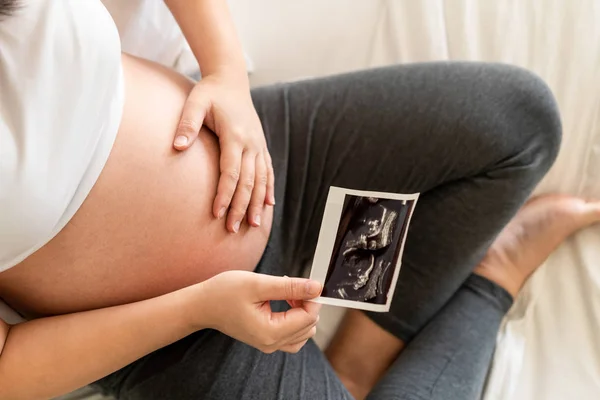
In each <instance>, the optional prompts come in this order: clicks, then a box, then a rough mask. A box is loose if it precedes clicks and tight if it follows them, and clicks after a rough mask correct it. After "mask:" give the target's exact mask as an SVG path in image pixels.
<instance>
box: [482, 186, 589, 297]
mask: <svg viewBox="0 0 600 400" xmlns="http://www.w3.org/2000/svg"><path fill="white" fill-rule="evenodd" d="M596 222H600V201H595V202H592V201H586V200H584V199H581V198H577V197H572V196H566V195H556V194H554V195H545V196H540V197H536V198H534V199H532V200H530V201H529V202H527V203H526V204H525V205H524V206H523V208H521V210H519V212H518V213H517V215H516V216H515V217H514V218H513V219H512V220H511V221H510V222H509V224H508V225H507V226H506V227H505V228H504V230H503V231H502V232H501V233H500V235H499V236H498V237H497V238H496V240H495V241H494V243H493V244H492V246H491V247H490V249H489V250H488V252H487V254H486V256H485V257H484V259H483V260H482V261H481V263H480V264H479V266H477V268H475V271H474V272H475V273H476V274H478V275H481V276H484V277H486V278H488V279H489V280H491V281H493V282H496V283H497V284H499V285H500V286H502V287H503V288H504V289H506V290H507V291H508V292H509V293H510V294H511V295H512V296H513V297H516V295H517V294H518V293H519V290H520V289H521V287H522V286H523V284H524V283H525V281H526V280H527V278H529V276H530V275H531V274H532V273H533V272H534V271H535V270H536V269H537V268H538V267H539V266H540V265H541V264H542V263H543V262H544V261H545V260H546V259H547V258H548V256H549V255H550V253H552V251H553V250H554V249H556V247H558V245H560V244H561V243H562V242H563V241H564V240H565V239H566V238H567V237H568V236H570V235H571V234H573V233H574V232H576V231H578V230H579V229H581V228H584V227H586V226H588V225H591V224H593V223H596Z"/></svg>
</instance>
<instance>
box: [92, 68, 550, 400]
mask: <svg viewBox="0 0 600 400" xmlns="http://www.w3.org/2000/svg"><path fill="white" fill-rule="evenodd" d="M253 98H254V101H255V105H256V109H257V111H258V113H259V115H260V117H261V120H262V124H263V128H264V130H265V135H266V137H267V140H268V144H269V148H270V151H271V155H272V157H273V163H274V167H275V172H276V196H277V201H278V203H277V206H276V207H275V219H274V226H273V230H272V233H271V238H270V240H269V244H268V246H267V249H266V250H265V254H264V256H263V258H262V260H261V262H260V264H259V265H258V266H257V272H261V273H266V274H274V275H284V274H287V275H292V274H294V273H298V268H299V267H298V266H299V265H303V263H305V262H306V261H308V260H309V259H310V258H311V256H312V255H313V252H314V249H315V246H316V242H317V236H318V231H319V226H320V222H321V221H320V220H321V216H322V214H323V210H324V206H325V200H326V196H327V191H328V188H329V186H332V185H334V186H341V187H347V188H352V189H364V190H375V191H386V192H401V193H413V192H421V193H422V195H421V198H420V200H419V203H418V205H417V207H416V209H415V213H414V217H413V220H412V223H411V227H410V230H409V233H408V238H407V242H406V247H405V253H404V256H403V264H402V270H401V273H400V278H399V281H398V286H397V288H396V292H395V296H394V300H393V303H392V308H391V311H390V312H389V313H373V314H369V315H370V317H371V318H372V319H373V320H374V321H376V322H377V323H378V324H380V325H381V326H382V327H383V328H385V329H387V330H388V331H390V332H392V333H393V334H395V335H396V336H397V337H399V338H401V339H402V340H404V341H406V342H408V346H407V348H406V349H405V350H404V351H403V352H402V353H401V355H400V356H399V357H398V359H397V360H396V362H395V363H394V364H393V366H392V367H391V368H390V369H389V371H388V373H387V375H386V376H385V377H384V378H383V379H382V381H381V382H380V383H379V384H378V385H377V386H376V387H375V389H374V390H373V391H372V393H371V394H370V396H369V399H372V400H378V399H444V400H454V399H456V400H458V399H460V400H468V399H476V398H477V397H478V396H479V394H480V391H481V387H482V385H483V381H484V378H485V375H486V372H487V369H488V365H489V361H490V357H491V354H492V351H493V348H494V343H495V334H496V332H497V329H498V326H499V324H500V321H501V319H502V317H503V315H504V314H505V312H506V311H507V310H508V308H509V307H510V304H511V302H512V299H511V297H510V295H509V294H508V293H507V292H506V291H504V290H503V289H502V288H500V287H498V286H497V285H495V284H494V283H492V282H490V281H488V280H486V279H484V278H482V277H479V276H476V275H473V274H472V273H471V272H472V270H473V268H474V267H475V266H476V265H477V263H478V262H479V261H480V260H481V258H482V257H483V255H484V254H485V251H486V249H487V248H488V246H489V245H490V243H491V242H492V241H493V239H494V237H495V236H496V235H497V234H498V232H499V231H500V230H501V229H502V227H503V226H504V225H505V224H506V223H507V222H508V221H509V220H510V218H511V217H512V216H513V215H514V214H515V212H516V211H517V210H518V209H519V207H520V206H521V205H522V204H523V202H524V201H525V199H526V198H527V197H528V196H529V194H530V192H531V191H532V189H533V188H534V187H535V185H536V184H537V182H538V181H539V180H540V179H541V178H542V177H543V176H544V174H545V173H546V171H547V170H548V168H549V167H550V166H551V164H552V162H553V161H554V159H555V157H556V154H557V152H558V149H559V144H560V135H561V127H560V120H559V116H558V113H557V109H556V105H555V103H554V100H553V97H552V94H551V93H550V91H549V90H548V88H547V87H546V85H545V84H544V83H543V82H542V81H541V80H539V79H538V78H536V77H535V76H534V75H532V74H530V73H529V72H526V71H524V70H522V69H518V68H515V67H509V66H505V65H497V64H475V63H433V64H415V65H405V66H394V67H387V68H381V69H375V70H369V71H362V72H356V73H351V74H345V75H340V76H334V77H328V78H323V79H317V80H310V81H303V82H296V83H290V84H281V85H275V86H270V87H265V88H259V89H256V90H254V91H253ZM280 306H282V307H283V305H280ZM99 385H100V386H101V387H103V388H104V389H105V390H106V391H107V392H110V393H113V394H115V395H116V396H117V397H118V398H120V399H132V400H133V399H140V400H141V399H144V400H148V399H150V400H152V399H215V400H217V399H218V400H223V399H235V400H238V399H244V400H246V399H247V400H250V399H261V400H263V399H285V400H294V399H298V400H300V399H319V400H321V399H323V400H325V399H350V398H351V396H350V394H349V393H348V392H347V391H346V389H345V388H344V387H343V385H342V384H341V383H340V381H339V379H338V378H337V377H336V375H335V373H334V371H333V370H332V368H331V367H330V365H329V364H328V363H327V360H326V359H325V358H324V356H323V355H322V353H321V352H320V351H319V349H318V348H317V347H316V346H315V344H314V343H313V342H309V343H308V344H307V345H306V346H305V347H304V348H303V349H302V350H301V351H300V352H299V353H298V354H294V355H291V354H286V353H281V352H277V353H274V354H270V355H266V354H262V353H261V352H259V351H257V350H255V349H253V348H251V347H249V346H247V345H245V344H243V343H240V342H237V341H235V340H233V339H231V338H229V337H227V336H225V335H223V334H221V333H220V332H216V331H212V330H205V331H200V332H197V333H195V334H193V335H190V336H188V337H187V338H185V339H183V340H180V341H179V342H176V343H174V344H172V345H170V346H167V347H165V348H163V349H160V350H158V351H156V352H154V353H152V354H149V355H148V356H146V357H143V358H142V359H140V360H139V361H137V362H135V363H133V364H131V365H129V366H127V367H125V368H124V369H122V370H120V371H118V372H116V373H114V374H112V375H110V376H109V377H107V378H105V379H103V380H102V381H100V382H99Z"/></svg>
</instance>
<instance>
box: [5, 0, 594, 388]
mask: <svg viewBox="0 0 600 400" xmlns="http://www.w3.org/2000/svg"><path fill="white" fill-rule="evenodd" d="M167 3H168V5H169V6H170V8H171V10H172V11H173V13H174V15H175V16H176V18H177V19H178V21H179V23H180V24H181V25H182V27H183V30H184V32H185V33H186V35H187V37H188V40H189V41H190V43H191V44H192V45H193V46H192V47H194V50H195V53H196V55H197V57H198V59H199V62H200V65H201V67H202V72H203V75H204V76H205V78H204V79H203V80H202V81H201V82H200V83H198V84H194V83H192V82H190V81H189V80H188V79H186V78H184V77H183V76H181V75H179V74H177V73H175V72H173V71H171V70H169V69H167V68H164V67H161V66H158V65H156V64H153V63H150V62H146V61H142V60H140V59H137V58H134V57H131V56H127V55H125V54H123V55H121V52H120V45H119V38H118V34H117V31H116V28H115V26H114V24H113V22H112V20H111V18H110V16H109V14H108V13H107V11H106V10H105V9H104V8H103V6H102V4H101V3H100V2H99V1H96V0H88V1H85V2H83V1H78V0H60V1H58V0H57V1H42V0H29V1H27V0H23V1H22V2H19V3H18V4H15V2H13V1H6V0H4V1H0V5H2V7H3V8H2V12H3V13H4V14H5V15H4V16H3V17H2V19H1V20H0V49H1V53H0V82H1V87H0V271H1V272H0V297H1V298H2V299H3V300H4V302H5V303H6V304H7V305H9V306H10V307H11V308H12V309H13V310H15V311H17V312H18V313H19V314H20V315H21V316H23V317H24V319H25V321H24V322H21V323H17V324H14V323H13V324H10V325H9V324H8V323H4V322H2V323H0V349H1V353H0V398H2V399H16V398H19V399H29V398H32V399H33V398H35V399H37V398H50V397H53V396H57V395H60V394H62V393H66V392H69V391H71V390H74V389H75V388H77V387H80V386H83V385H86V384H89V383H92V382H97V385H99V386H100V387H101V388H103V389H104V390H105V391H106V392H109V393H111V394H113V395H114V396H116V397H117V398H119V399H275V398H282V399H307V398H314V399H345V398H347V399H350V398H352V397H351V396H355V397H356V398H360V397H364V396H366V395H367V393H368V392H369V391H370V392H371V393H370V394H369V396H370V398H372V399H384V398H386V399H387V398H413V397H412V396H425V397H419V398H436V399H441V398H444V399H455V398H456V399H469V398H472V399H474V398H476V396H477V395H478V392H479V390H480V388H481V385H482V382H483V378H484V376H485V371H486V370H487V366H488V363H489V360H490V356H491V352H492V349H493V346H494V339H495V333H496V330H497V328H498V326H499V322H500V320H501V318H502V316H503V315H504V313H505V312H506V310H507V309H508V307H509V306H510V304H511V301H512V297H513V296H514V295H516V293H517V292H518V290H519V288H520V286H521V285H522V284H523V282H524V280H525V279H526V277H527V276H528V275H529V274H530V273H531V272H532V271H533V269H534V268H535V267H536V266H537V265H539V264H540V262H541V261H542V260H543V257H544V256H545V255H547V254H548V252H549V251H550V250H551V249H552V247H553V246H555V245H557V244H558V243H559V242H560V240H561V239H562V238H564V236H565V235H567V234H568V233H569V232H570V231H572V230H574V229H576V228H577V227H579V226H580V225H583V224H585V223H590V222H592V220H593V218H597V214H598V212H597V210H595V211H594V212H593V213H592V211H590V210H591V208H590V207H591V205H589V204H587V203H585V202H582V201H578V200H576V199H570V198H544V199H541V200H538V201H537V202H534V203H532V204H531V205H529V206H527V207H526V208H525V209H524V210H523V211H522V212H520V213H519V215H518V216H517V217H516V219H515V220H513V222H511V225H509V226H508V228H506V229H507V231H505V232H503V233H502V235H500V236H499V237H498V239H497V240H496V242H495V243H494V245H493V246H492V250H490V252H488V253H487V255H486V251H487V249H488V247H489V246H490V245H491V244H492V242H493V241H494V238H495V237H496V236H497V235H498V233H499V232H500V231H501V230H502V228H503V227H504V226H505V225H506V224H507V223H508V222H509V221H510V219H511V218H512V217H513V215H514V214H515V213H516V212H517V210H518V209H519V208H520V207H521V205H522V204H523V202H524V201H525V200H526V199H527V197H528V196H529V194H530V192H531V190H532V189H533V188H534V187H535V185H536V184H537V182H538V181H539V180H540V179H541V178H542V177H543V175H544V174H545V172H546V171H547V170H548V168H549V167H550V166H551V164H552V162H553V160H554V158H555V156H556V154H557V152H558V148H559V142H560V133H561V130H560V122H559V118H558V115H557V111H556V107H555V104H554V101H553V98H552V96H551V93H550V92H549V91H548V89H547V87H546V86H545V85H544V84H543V83H542V82H541V81H540V80H539V79H538V78H536V77H535V76H533V75H531V74H530V73H528V72H525V71H523V70H520V69H517V68H514V67H508V66H502V65H489V64H421V65H409V66H395V67H388V68H381V69H377V70H372V71H364V72H356V73H352V74H346V75H342V76H335V77H330V78H324V79H318V80H312V81H306V82H298V83H292V84H282V85H277V86H272V87H266V88H260V89H256V90H254V91H252V94H251V96H252V97H251V98H250V93H249V91H248V83H247V81H245V77H242V72H241V71H243V61H240V60H241V59H242V58H241V56H240V55H239V54H238V53H240V54H241V52H239V51H238V50H239V45H237V44H236V43H237V42H236V40H235V37H234V35H233V29H232V28H231V23H230V22H229V19H228V17H227V13H226V9H225V6H224V2H222V1H218V0H213V1H210V0H198V1H194V2H191V1H186V2H184V1H182V0H180V1H177V0H170V1H168V2H167ZM184 3H185V7H186V8H185V9H184V8H183V7H184ZM11 5H12V6H14V7H10V6H11ZM200 42H204V43H203V44H204V46H201V45H200ZM206 43H212V45H211V44H206ZM226 48H227V49H229V51H225V49H226ZM230 66H234V67H231V69H229V68H230ZM234 71H236V72H234ZM250 99H251V100H252V101H251V100H250ZM253 105H254V107H255V108H256V111H254V108H253ZM257 116H258V117H259V118H260V119H259V118H258V117H257ZM203 122H204V126H205V127H202V128H201V129H199V128H200V126H201V125H202V123H203ZM261 124H262V128H263V129H264V134H263V133H262V129H261ZM206 127H208V128H210V129H211V130H209V129H207V128H206ZM182 134H183V135H184V136H185V139H182V138H178V139H175V138H176V137H179V136H181V135H182ZM174 140H175V145H176V146H175V148H174ZM265 143H266V145H267V146H265ZM267 148H268V151H267V150H266V149H267ZM271 160H272V162H271ZM271 163H272V166H273V171H274V174H272V173H271V169H270V166H271ZM273 183H274V184H273ZM331 185H335V186H341V187H348V188H353V189H363V190H373V191H387V192H405V193H412V192H421V193H422V197H421V200H420V202H419V204H418V206H417V208H416V211H415V214H414V217H413V222H412V226H411V228H410V231H409V233H408V239H407V244H406V249H405V255H404V262H403V270H402V273H401V276H400V279H399V283H398V287H397V289H396V292H395V293H396V294H395V298H394V301H393V303H392V309H391V311H390V313H385V314H373V315H371V314H363V313H361V312H351V313H350V314H349V317H348V318H347V320H346V321H345V323H344V326H343V327H342V330H341V331H340V334H339V335H338V337H337V338H336V339H335V341H334V342H333V344H332V346H331V347H330V349H329V350H328V352H327V353H328V357H329V360H330V361H331V363H330V362H329V361H328V360H327V358H326V357H325V356H324V355H323V354H322V353H321V352H320V351H319V350H318V348H317V347H316V345H315V344H314V343H313V342H312V341H310V340H308V339H309V338H310V337H312V336H313V335H314V332H315V324H316V322H317V321H318V312H319V308H318V305H317V304H315V303H311V302H309V301H306V300H309V299H311V298H314V297H316V296H318V294H319V292H320V290H321V287H320V285H319V284H318V283H316V282H312V281H308V280H303V279H299V278H286V277H283V276H284V275H293V274H297V273H298V268H299V266H302V265H303V264H304V263H305V262H306V261H307V260H309V259H310V257H311V256H312V254H313V252H314V249H315V246H316V241H317V234H318V229H319V225H320V219H321V216H322V213H323V209H324V205H325V198H326V194H327V190H328V188H329V186H331ZM273 188H274V189H273ZM275 199H276V200H277V205H276V206H273V205H274V203H275ZM559 209H560V210H563V211H564V210H567V211H564V212H563V213H562V214H560V216H559V217H560V218H563V220H565V218H566V219H567V220H569V221H574V222H572V223H570V224H567V223H564V221H562V223H561V224H553V225H552V226H550V225H548V224H549V222H548V218H546V216H547V215H550V214H552V215H555V214H556V210H559ZM592 215H593V216H592ZM565 216H566V217H565ZM567 217H568V218H567ZM249 222H250V223H249ZM542 223H546V225H543V224H542ZM540 226H541V228H540ZM557 226H558V228H557ZM511 227H512V228H511ZM531 227H533V228H536V229H537V231H536V232H538V234H536V235H535V238H534V239H536V238H537V239H540V238H541V239H540V240H537V239H536V241H535V243H525V245H523V246H522V244H523V243H522V241H521V240H516V239H515V240H512V239H514V238H515V237H516V238H517V239H519V237H520V236H518V233H519V232H522V231H523V229H533V228H531ZM550 227H551V228H552V229H550ZM511 235H512V236H511ZM534 239H532V238H530V237H528V236H523V240H529V241H532V240H534ZM511 246H513V247H511ZM536 246H537V247H536ZM507 249H508V250H511V249H512V250H514V251H513V252H509V251H508V250H507ZM525 249H530V250H527V251H530V252H531V253H527V251H525ZM534 250H539V251H537V252H535V251H534ZM531 254H533V255H531ZM484 256H485V258H484ZM536 257H537V258H536ZM482 259H483V261H481V260H482ZM509 267H510V268H509ZM474 269H475V273H473V270H474ZM270 300H287V304H284V306H285V307H283V305H282V304H281V303H277V304H274V305H273V309H272V308H271V306H270V303H269V301H270ZM286 310H287V311H286ZM277 311H281V312H277ZM307 340H308V341H307ZM404 347H406V349H404ZM277 350H282V351H277ZM453 355H454V356H453ZM336 372H337V373H336ZM382 376H383V378H382ZM377 381H379V383H378V384H377V385H375V382H377ZM342 382H343V383H344V384H342ZM348 390H350V392H352V395H351V394H350V392H349V391H348ZM427 396H430V397H427Z"/></svg>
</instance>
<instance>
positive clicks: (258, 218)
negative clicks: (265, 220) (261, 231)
mask: <svg viewBox="0 0 600 400" xmlns="http://www.w3.org/2000/svg"><path fill="white" fill-rule="evenodd" d="M254 223H255V224H256V226H260V215H255V216H254Z"/></svg>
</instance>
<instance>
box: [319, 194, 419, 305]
mask: <svg viewBox="0 0 600 400" xmlns="http://www.w3.org/2000/svg"><path fill="white" fill-rule="evenodd" d="M346 195H350V196H362V197H375V198H379V199H390V200H404V201H413V202H414V203H413V206H412V207H411V209H410V214H409V215H408V216H407V220H406V221H407V223H406V224H407V226H406V232H405V234H404V235H403V236H402V242H401V243H400V252H399V254H398V260H397V261H396V265H395V266H394V276H393V278H392V282H391V284H390V287H389V289H388V293H387V300H386V303H385V304H374V303H365V302H361V301H354V300H344V299H334V298H331V297H317V298H316V299H313V300H311V301H314V302H316V303H321V304H329V305H332V306H340V307H348V308H355V309H360V310H367V311H376V312H386V311H389V309H390V306H391V303H392V298H393V296H394V290H395V289H396V283H397V281H398V275H399V274H400V268H401V265H402V255H403V253H404V243H405V242H406V237H407V236H408V228H409V227H410V221H411V219H412V216H413V212H414V210H415V207H416V205H417V200H418V199H419V193H412V194H401V193H388V192H372V191H366V190H354V189H345V188H341V187H337V186H331V187H330V188H329V194H328V195H327V202H326V204H325V211H324V213H323V220H322V222H321V229H320V230H319V240H318V242H317V248H316V249H315V255H314V257H313V261H312V265H311V268H310V279H313V280H316V281H318V282H320V283H321V284H322V285H325V279H326V278H327V272H328V270H329V264H330V261H331V257H332V254H333V248H334V245H335V238H336V236H337V231H338V227H339V222H340V218H341V215H342V209H343V206H344V200H345V198H346Z"/></svg>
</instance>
